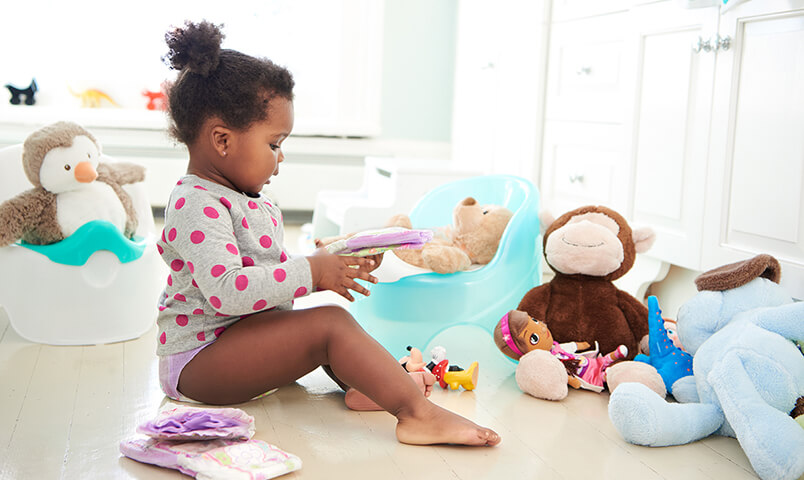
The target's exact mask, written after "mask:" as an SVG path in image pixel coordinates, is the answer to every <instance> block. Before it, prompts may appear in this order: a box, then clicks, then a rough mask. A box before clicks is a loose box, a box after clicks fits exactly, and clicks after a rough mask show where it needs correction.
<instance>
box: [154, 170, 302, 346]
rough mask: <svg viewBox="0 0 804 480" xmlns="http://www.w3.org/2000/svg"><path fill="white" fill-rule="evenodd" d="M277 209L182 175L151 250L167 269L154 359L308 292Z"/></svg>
mask: <svg viewBox="0 0 804 480" xmlns="http://www.w3.org/2000/svg"><path fill="white" fill-rule="evenodd" d="M283 236H284V234H283V229H282V213H281V212H280V210H279V208H278V207H276V205H274V204H273V202H271V201H270V200H269V199H268V198H266V197H265V196H263V195H259V196H257V197H250V196H247V195H245V194H243V193H239V192H235V191H234V190H231V189H229V188H226V187H224V186H222V185H218V184H216V183H213V182H210V181H207V180H204V179H201V178H199V177H196V176H194V175H187V176H184V177H182V179H181V180H179V183H178V184H177V185H176V187H175V188H174V189H173V192H172V193H171V195H170V199H169V200H168V206H167V207H166V208H165V228H164V230H163V231H162V238H161V239H160V240H159V241H158V242H157V249H158V250H159V253H160V254H161V255H162V259H163V260H164V261H165V263H166V264H167V265H168V267H169V275H168V277H167V280H166V285H165V290H164V292H163V294H162V296H161V298H160V300H159V310H160V312H159V316H158V317H157V325H158V327H159V330H158V344H157V354H158V355H160V356H164V355H170V354H174V353H181V352H185V351H188V350H192V349H193V348H196V347H199V346H201V345H203V344H205V343H209V342H212V341H214V340H215V338H217V337H218V336H219V335H220V334H221V333H222V332H223V331H224V330H225V329H226V328H227V327H229V326H230V325H232V324H233V323H235V322H237V321H238V320H239V319H241V318H243V317H244V316H247V315H250V314H253V313H256V312H260V311H264V310H271V309H280V310H290V309H292V308H293V299H294V298H297V297H301V296H304V295H307V294H308V293H310V292H311V291H312V276H311V272H310V265H309V263H308V261H307V259H305V258H304V257H296V258H291V257H290V256H289V255H288V253H287V251H286V250H285V248H284V246H283Z"/></svg>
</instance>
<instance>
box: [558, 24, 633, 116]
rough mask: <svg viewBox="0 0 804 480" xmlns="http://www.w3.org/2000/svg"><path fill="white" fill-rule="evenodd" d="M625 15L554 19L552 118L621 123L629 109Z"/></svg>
mask: <svg viewBox="0 0 804 480" xmlns="http://www.w3.org/2000/svg"><path fill="white" fill-rule="evenodd" d="M625 35H626V34H625V15H624V14H616V15H606V16H603V17H596V18H592V19H585V20H578V21H573V22H567V23H563V24H554V25H553V32H552V36H551V41H550V56H549V65H548V69H547V72H548V82H547V112H546V117H547V118H548V119H550V120H580V121H598V122H612V123H620V122H622V121H623V118H624V114H625V108H624V105H625V101H624V84H625V81H624V79H625V77H626V72H625V71H624V68H625V66H626V65H627V63H626V55H627V54H628V52H629V49H628V48H627V47H626V36H625Z"/></svg>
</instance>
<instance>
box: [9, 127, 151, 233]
mask: <svg viewBox="0 0 804 480" xmlns="http://www.w3.org/2000/svg"><path fill="white" fill-rule="evenodd" d="M100 158H101V148H100V144H99V143H98V141H97V140H96V139H95V137H94V136H93V135H92V134H91V133H90V132H88V131H87V130H85V129H84V128H83V127H81V126H80V125H77V124H75V123H72V122H56V123H53V124H51V125H47V126H45V127H43V128H41V129H39V130H37V131H35V132H33V133H32V134H31V135H29V136H28V138H27V139H26V140H25V143H24V145H23V152H22V164H23V168H24V171H25V175H26V176H27V177H28V180H30V182H31V183H32V184H33V185H34V188H31V189H29V190H26V191H24V192H22V193H20V194H19V195H17V196H15V197H12V198H10V199H8V200H6V201H5V202H3V203H2V204H0V247H4V246H7V245H10V244H12V243H14V242H16V241H17V240H19V239H22V240H24V241H25V242H28V243H32V244H37V245H47V244H51V243H55V242H58V241H60V240H63V239H65V238H67V237H69V236H70V235H72V234H73V233H74V232H75V231H76V230H78V228H80V227H81V226H82V225H84V224H85V223H87V222H90V221H93V220H106V221H108V222H110V223H111V224H112V225H114V226H115V227H117V228H118V229H119V230H120V232H121V233H122V234H123V235H124V236H125V237H126V238H131V237H132V236H133V235H134V232H135V231H136V229H137V216H136V212H135V210H134V205H133V203H132V201H131V198H130V197H129V195H128V194H127V193H126V192H125V190H123V188H122V185H125V184H129V183H135V182H140V181H142V180H143V179H144V178H145V169H144V167H142V166H139V165H135V164H130V163H122V162H113V163H101V162H100Z"/></svg>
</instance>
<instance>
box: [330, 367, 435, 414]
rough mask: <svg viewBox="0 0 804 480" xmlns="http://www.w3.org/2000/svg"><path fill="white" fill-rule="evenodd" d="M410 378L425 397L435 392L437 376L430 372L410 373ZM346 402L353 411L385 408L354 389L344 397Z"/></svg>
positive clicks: (348, 391) (372, 410) (371, 410)
mask: <svg viewBox="0 0 804 480" xmlns="http://www.w3.org/2000/svg"><path fill="white" fill-rule="evenodd" d="M408 375H410V378H411V379H412V380H413V381H414V382H416V385H417V386H418V387H419V389H421V391H422V393H423V394H424V396H425V397H429V396H430V394H431V393H432V392H433V384H434V383H435V381H436V378H435V375H433V374H432V373H430V372H425V371H418V372H410V373H408ZM344 401H345V402H346V406H347V407H348V408H349V409H351V410H358V411H363V412H366V411H369V412H374V411H381V410H383V408H382V407H381V406H379V405H377V404H376V403H374V400H372V399H370V398H368V397H367V396H365V395H363V394H362V393H360V392H358V391H357V390H355V389H354V388H350V389H349V390H347V391H346V396H345V397H344Z"/></svg>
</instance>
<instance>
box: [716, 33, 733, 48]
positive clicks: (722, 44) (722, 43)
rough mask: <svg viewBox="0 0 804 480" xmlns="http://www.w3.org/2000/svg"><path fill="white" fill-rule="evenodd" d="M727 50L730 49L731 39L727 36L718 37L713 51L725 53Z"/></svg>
mask: <svg viewBox="0 0 804 480" xmlns="http://www.w3.org/2000/svg"><path fill="white" fill-rule="evenodd" d="M729 48H731V37H730V36H728V35H726V36H725V37H721V36H720V35H718V36H717V43H715V50H723V51H724V52H725V51H726V50H728V49H729Z"/></svg>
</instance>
